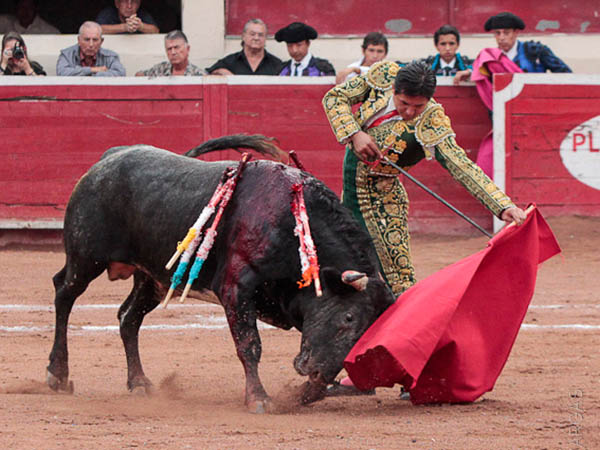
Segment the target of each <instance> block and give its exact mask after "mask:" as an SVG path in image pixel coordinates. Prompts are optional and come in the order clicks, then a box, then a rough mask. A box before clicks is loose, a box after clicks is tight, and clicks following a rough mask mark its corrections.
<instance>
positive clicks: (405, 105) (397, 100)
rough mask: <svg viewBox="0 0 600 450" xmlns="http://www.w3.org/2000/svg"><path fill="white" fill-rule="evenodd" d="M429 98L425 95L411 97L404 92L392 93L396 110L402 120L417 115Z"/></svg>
mask: <svg viewBox="0 0 600 450" xmlns="http://www.w3.org/2000/svg"><path fill="white" fill-rule="evenodd" d="M427 102H429V99H428V98H427V97H421V96H415V97H412V96H410V95H406V94H396V95H394V105H395V106H396V111H398V114H400V116H401V117H402V118H403V119H404V120H412V119H414V118H416V117H418V116H419V115H420V114H421V113H422V112H423V111H425V107H426V106H427Z"/></svg>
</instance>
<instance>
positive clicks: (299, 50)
mask: <svg viewBox="0 0 600 450" xmlns="http://www.w3.org/2000/svg"><path fill="white" fill-rule="evenodd" d="M309 47H310V41H308V40H304V41H300V42H290V43H289V44H287V51H288V53H289V54H290V56H291V57H292V59H293V60H294V61H296V62H300V61H302V60H303V59H304V57H305V56H306V55H307V53H308V48H309Z"/></svg>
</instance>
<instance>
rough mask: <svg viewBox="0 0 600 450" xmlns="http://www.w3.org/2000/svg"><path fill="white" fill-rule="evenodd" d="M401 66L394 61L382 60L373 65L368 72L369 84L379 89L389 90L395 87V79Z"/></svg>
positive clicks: (366, 76)
mask: <svg viewBox="0 0 600 450" xmlns="http://www.w3.org/2000/svg"><path fill="white" fill-rule="evenodd" d="M398 70H400V66H399V65H398V64H396V63H395V62H392V61H380V62H377V63H375V64H373V65H372V66H371V68H370V69H369V71H368V72H367V73H366V75H365V78H366V79H367V84H368V85H369V86H370V87H371V88H372V89H377V90H378V91H388V90H390V89H392V88H393V87H394V80H395V79H396V75H398Z"/></svg>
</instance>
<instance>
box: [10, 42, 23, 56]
mask: <svg viewBox="0 0 600 450" xmlns="http://www.w3.org/2000/svg"><path fill="white" fill-rule="evenodd" d="M12 57H13V58H14V59H23V58H24V57H25V51H24V50H23V47H21V46H20V45H19V43H18V42H17V43H16V44H15V46H14V48H13V52H12Z"/></svg>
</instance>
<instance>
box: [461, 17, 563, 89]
mask: <svg viewBox="0 0 600 450" xmlns="http://www.w3.org/2000/svg"><path fill="white" fill-rule="evenodd" d="M483 27H484V29H485V31H492V32H493V33H494V37H495V38H496V43H497V44H498V49H499V50H500V51H501V52H502V53H503V54H504V55H506V56H507V57H508V58H509V59H510V60H511V61H513V62H514V63H515V64H516V65H517V66H519V67H520V68H521V70H522V71H523V72H546V71H548V70H549V71H550V72H571V69H570V68H569V66H567V65H566V64H565V63H564V62H563V60H562V59H560V58H559V57H558V56H556V55H555V54H554V53H553V52H552V50H550V48H549V47H548V46H547V45H544V44H542V43H541V42H538V41H525V42H522V41H519V40H518V37H519V33H520V31H521V30H524V29H525V22H523V20H522V19H521V18H520V17H519V16H516V15H514V14H513V13H510V12H501V13H499V14H496V15H495V16H492V17H490V18H489V19H488V20H486V22H485V25H484V26H483ZM461 75H462V74H457V76H458V77H460V76H461ZM463 77H464V79H466V78H467V77H468V74H466V75H463Z"/></svg>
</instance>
